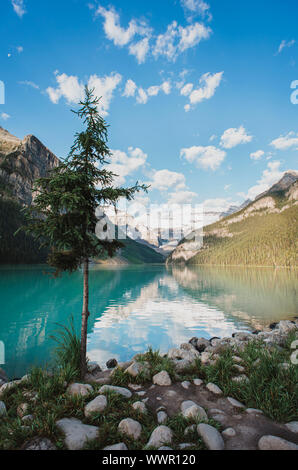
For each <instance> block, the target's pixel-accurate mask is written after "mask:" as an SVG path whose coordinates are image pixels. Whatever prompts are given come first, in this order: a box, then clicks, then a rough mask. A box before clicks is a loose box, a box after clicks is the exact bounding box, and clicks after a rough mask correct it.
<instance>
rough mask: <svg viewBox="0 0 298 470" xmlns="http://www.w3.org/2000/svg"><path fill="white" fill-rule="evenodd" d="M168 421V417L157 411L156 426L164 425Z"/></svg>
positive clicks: (163, 412) (164, 413)
mask: <svg viewBox="0 0 298 470" xmlns="http://www.w3.org/2000/svg"><path fill="white" fill-rule="evenodd" d="M167 419H168V415H167V413H166V412H165V411H159V412H158V413H157V422H158V424H164V423H165V422H166V420H167Z"/></svg>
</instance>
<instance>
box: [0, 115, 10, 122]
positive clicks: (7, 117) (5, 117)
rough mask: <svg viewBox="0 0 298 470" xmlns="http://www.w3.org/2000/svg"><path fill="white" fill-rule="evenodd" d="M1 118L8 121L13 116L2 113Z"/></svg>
mask: <svg viewBox="0 0 298 470" xmlns="http://www.w3.org/2000/svg"><path fill="white" fill-rule="evenodd" d="M0 117H1V119H3V121H7V119H9V118H10V117H11V116H10V114H7V113H1V114H0Z"/></svg>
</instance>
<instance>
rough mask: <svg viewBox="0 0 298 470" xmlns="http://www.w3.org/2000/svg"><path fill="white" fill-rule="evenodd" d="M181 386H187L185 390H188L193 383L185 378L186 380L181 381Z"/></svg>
mask: <svg viewBox="0 0 298 470" xmlns="http://www.w3.org/2000/svg"><path fill="white" fill-rule="evenodd" d="M181 386H182V387H183V388H185V390H188V389H189V387H190V386H191V383H190V382H189V381H188V380H185V381H184V382H181Z"/></svg>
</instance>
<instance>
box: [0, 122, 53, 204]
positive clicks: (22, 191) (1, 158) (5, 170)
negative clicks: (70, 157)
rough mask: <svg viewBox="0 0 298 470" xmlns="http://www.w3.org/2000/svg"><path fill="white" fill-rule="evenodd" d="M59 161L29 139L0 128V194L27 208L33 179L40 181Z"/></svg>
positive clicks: (38, 143) (30, 136) (32, 137)
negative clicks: (19, 137)
mask: <svg viewBox="0 0 298 470" xmlns="http://www.w3.org/2000/svg"><path fill="white" fill-rule="evenodd" d="M58 164H59V159H58V158H57V157H56V156H55V155H54V154H53V153H52V152H51V151H50V150H49V149H47V147H45V146H44V145H43V144H42V143H41V142H40V141H39V140H38V139H37V138H36V137H34V136H33V135H27V136H26V137H24V139H23V140H21V139H18V138H17V137H15V136H13V135H11V134H10V133H9V132H8V131H6V130H5V129H3V128H2V127H0V191H1V194H2V195H10V196H12V197H13V198H14V199H16V200H17V201H18V202H19V203H20V204H26V205H30V204H31V202H32V199H33V197H34V195H33V194H32V185H33V182H34V180H35V179H37V178H43V177H44V176H46V175H47V173H48V171H49V170H51V169H52V168H54V167H55V166H57V165H58Z"/></svg>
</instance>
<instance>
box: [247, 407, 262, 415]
mask: <svg viewBox="0 0 298 470" xmlns="http://www.w3.org/2000/svg"><path fill="white" fill-rule="evenodd" d="M245 411H246V413H248V414H251V415H258V414H260V415H262V414H263V411H262V410H257V409H256V408H246V410H245Z"/></svg>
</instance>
